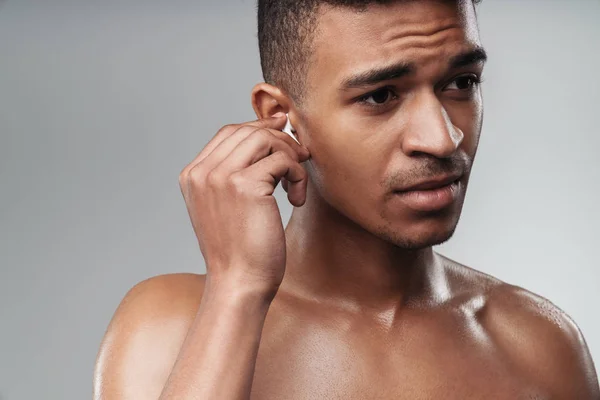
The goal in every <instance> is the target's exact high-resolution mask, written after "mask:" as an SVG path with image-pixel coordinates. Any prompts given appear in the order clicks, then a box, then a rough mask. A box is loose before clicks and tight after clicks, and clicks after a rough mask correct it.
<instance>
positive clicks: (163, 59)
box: [0, 0, 600, 400]
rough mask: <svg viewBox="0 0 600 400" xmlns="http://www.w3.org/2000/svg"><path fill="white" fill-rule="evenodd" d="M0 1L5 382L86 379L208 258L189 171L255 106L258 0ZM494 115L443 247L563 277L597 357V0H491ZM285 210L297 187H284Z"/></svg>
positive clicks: (9, 395) (55, 395)
mask: <svg viewBox="0 0 600 400" xmlns="http://www.w3.org/2000/svg"><path fill="white" fill-rule="evenodd" d="M211 3H212V4H210V3H209V2H207V1H202V0H169V1H166V0H165V1H158V0H126V1H124V0H120V1H117V0H72V1H69V0H53V1H48V0H9V1H7V2H4V4H2V5H0V134H1V137H0V140H1V141H0V235H1V236H0V266H1V271H2V273H1V276H0V303H1V304H2V306H1V309H0V323H1V324H2V325H1V329H0V398H1V399H3V400H7V399H34V398H44V399H82V398H89V396H90V394H91V381H92V370H93V364H94V359H95V356H96V352H97V350H98V345H99V343H100V340H101V338H102V336H103V333H104V330H105V328H106V326H107V324H108V322H109V320H110V317H111V315H112V313H113V311H114V310H115V308H116V306H117V305H118V303H119V301H120V299H121V298H122V296H123V295H124V294H125V293H126V291H127V290H128V289H129V288H130V287H131V286H133V285H134V284H135V283H136V282H138V281H140V280H143V279H145V278H147V277H150V276H153V275H156V274H163V273H170V272H180V271H191V272H201V273H202V272H204V265H203V261H202V258H201V254H200V252H199V250H198V248H197V245H196V241H195V237H194V234H193V232H192V229H191V226H190V224H189V221H188V216H187V212H186V210H185V205H184V202H183V200H182V198H181V194H180V192H179V187H178V180H177V177H178V174H179V171H180V170H181V169H182V168H183V167H184V166H185V165H186V164H187V163H188V162H189V161H191V159H192V158H193V157H194V156H195V155H196V153H197V152H199V151H200V149H201V148H202V147H203V146H204V144H205V143H206V142H207V141H208V139H209V138H210V137H212V135H213V134H214V132H215V131H216V130H217V129H218V128H219V127H220V126H221V125H224V124H226V123H229V122H240V121H244V120H249V119H253V118H254V115H253V112H252V109H251V107H250V104H249V93H250V89H251V87H252V86H253V85H254V83H256V82H258V81H259V80H260V79H261V75H260V67H259V59H258V51H257V44H256V35H255V30H256V28H255V14H254V10H255V5H254V1H253V0H227V1H219V2H211ZM479 13H480V24H481V33H482V38H483V42H484V45H485V46H486V48H487V49H488V52H489V54H490V61H489V64H488V67H487V70H486V72H485V80H486V82H485V83H484V96H485V97H484V98H485V104H486V114H485V124H484V130H483V135H482V139H481V143H480V148H479V153H478V156H477V159H476V162H475V168H474V171H473V175H472V178H471V183H470V187H469V194H468V196H467V200H466V203H465V208H464V213H463V217H462V219H461V222H460V225H459V228H458V230H457V232H456V235H455V237H454V239H453V240H451V241H450V242H449V243H447V244H446V245H444V246H442V248H441V249H439V251H440V252H442V253H444V254H446V255H448V256H449V257H451V258H455V259H457V260H458V261H461V262H464V263H466V264H468V265H470V266H473V267H475V268H478V269H480V270H483V271H485V272H488V273H490V274H493V275H495V276H497V277H499V278H501V279H503V280H506V281H508V282H511V283H514V284H517V285H520V286H523V287H525V288H527V289H530V290H533V291H534V292H536V293H539V294H541V295H543V296H546V297H548V298H549V299H550V300H552V301H553V302H554V303H555V304H557V305H559V306H560V307H561V308H563V309H564V310H565V311H567V312H568V313H569V314H570V315H571V316H572V317H573V318H574V319H575V320H576V321H577V322H578V324H579V326H580V327H581V329H582V331H583V333H584V335H585V336H586V338H587V341H588V343H589V346H590V348H591V351H592V354H593V357H594V359H595V360H596V362H599V360H600V320H599V317H598V312H597V308H598V306H600V291H599V290H598V283H599V278H600V272H599V267H600V266H599V263H598V261H597V258H596V257H595V254H594V253H595V250H596V246H597V245H598V233H597V232H598V231H597V228H598V226H599V225H600V211H599V208H598V203H599V195H600V188H599V185H600V161H599V159H598V158H597V157H596V153H597V152H598V149H599V147H600V139H599V136H598V134H597V128H596V124H597V119H598V112H599V105H600V84H599V77H598V71H600V55H599V52H598V49H599V48H600V23H599V21H600V1H594V0H580V1H573V0H569V1H547V0H544V1H542V0H539V1H534V0H529V1H525V0H518V1H517V0H513V1H508V0H502V1H500V0H484V2H483V4H482V5H481V6H480V11H479ZM277 195H278V199H279V200H281V201H280V205H281V206H282V214H283V216H284V219H285V221H287V219H288V218H289V215H290V212H291V206H290V205H289V203H287V202H286V201H285V196H284V195H283V191H282V190H280V189H279V190H278V192H277Z"/></svg>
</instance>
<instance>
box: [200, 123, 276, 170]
mask: <svg viewBox="0 0 600 400" xmlns="http://www.w3.org/2000/svg"><path fill="white" fill-rule="evenodd" d="M285 120H286V119H285V114H284V113H277V114H274V115H273V116H272V117H268V118H261V119H258V120H256V121H251V122H246V123H243V124H237V125H226V126H224V127H223V128H221V129H220V130H219V131H218V132H217V134H216V135H215V136H214V137H213V138H212V139H211V140H210V141H209V142H208V143H207V144H206V146H204V148H203V149H202V150H201V151H200V153H198V155H197V156H196V157H195V158H194V159H193V160H192V162H191V163H190V164H189V165H196V164H197V163H199V162H200V161H202V160H204V159H205V158H206V157H208V156H209V155H210V154H211V153H212V152H213V150H214V149H215V148H217V146H219V145H220V144H221V143H222V142H223V141H224V140H225V139H227V138H228V137H229V136H231V135H233V134H234V133H235V132H237V131H238V130H239V129H241V128H243V127H245V126H252V127H256V128H265V129H277V128H278V127H281V128H283V126H284V125H285Z"/></svg>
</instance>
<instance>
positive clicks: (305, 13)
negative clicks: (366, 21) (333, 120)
mask: <svg viewBox="0 0 600 400" xmlns="http://www.w3.org/2000/svg"><path fill="white" fill-rule="evenodd" d="M399 1H418V0H258V12H257V14H258V47H259V50H260V63H261V67H262V73H263V78H264V80H265V82H267V83H270V84H272V85H275V86H278V87H279V88H280V89H282V90H284V91H285V92H287V93H288V94H289V95H290V96H291V97H292V99H293V100H294V101H295V102H296V103H297V104H301V103H302V100H303V97H304V89H305V87H306V78H307V70H308V65H309V62H310V56H311V54H312V42H313V35H314V33H315V31H316V29H317V18H318V11H319V6H321V5H329V6H333V7H348V8H353V9H355V10H357V11H364V10H366V9H367V7H368V6H369V5H372V4H391V3H395V2H399ZM454 1H460V0H454ZM471 1H472V2H473V3H475V4H477V3H479V2H480V1H481V0H471Z"/></svg>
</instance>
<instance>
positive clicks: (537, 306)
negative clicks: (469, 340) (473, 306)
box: [486, 285, 600, 400]
mask: <svg viewBox="0 0 600 400" xmlns="http://www.w3.org/2000/svg"><path fill="white" fill-rule="evenodd" d="M486 325H487V326H488V329H489V332H490V334H491V336H492V339H493V340H494V342H495V343H496V344H497V345H498V346H499V347H500V348H501V349H502V350H503V352H504V353H505V354H507V355H508V357H509V359H510V361H511V362H512V364H513V365H514V366H516V368H517V369H518V370H519V371H520V374H521V375H522V376H524V377H527V378H528V379H529V380H530V381H533V382H535V383H537V384H538V385H539V386H540V387H542V388H544V389H545V390H547V391H548V394H549V395H551V396H552V398H561V399H562V398H564V399H567V398H568V399H581V400H585V399H590V400H598V399H600V390H599V388H598V378H597V375H596V371H595V368H594V364H593V361H592V358H591V355H590V353H589V350H588V347H587V344H586V342H585V339H584V337H583V335H582V333H581V330H580V329H579V327H578V326H577V325H576V324H575V322H574V321H573V320H572V319H571V318H570V317H569V316H568V315H567V314H566V313H565V312H564V311H562V310H560V309H559V308H558V307H556V306H555V305H554V304H552V303H551V302H550V301H548V300H547V299H544V298H542V297H540V296H536V295H534V294H532V293H530V292H528V291H526V290H524V289H522V288H519V287H516V286H511V285H503V286H502V288H500V289H498V290H495V292H494V293H493V294H492V295H491V296H490V301H489V310H488V312H487V321H486Z"/></svg>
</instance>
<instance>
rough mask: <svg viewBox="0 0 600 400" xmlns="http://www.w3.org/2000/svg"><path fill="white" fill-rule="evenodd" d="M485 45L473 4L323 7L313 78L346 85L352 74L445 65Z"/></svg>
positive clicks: (422, 0) (421, 1) (420, 1)
mask: <svg viewBox="0 0 600 400" xmlns="http://www.w3.org/2000/svg"><path fill="white" fill-rule="evenodd" d="M478 45H480V41H479V32H478V28H477V20H476V15H475V9H474V6H473V4H472V2H471V0H463V1H460V0H459V1H440V0H413V1H398V2H393V3H392V4H386V5H382V4H373V5H369V6H368V7H367V8H366V9H364V10H360V11H358V10H356V9H353V8H349V7H331V6H321V8H320V9H319V18H318V29H317V32H316V34H315V37H314V41H313V52H312V55H313V63H312V66H311V67H310V71H309V73H310V75H312V76H311V79H310V80H313V79H312V78H313V77H314V78H315V79H316V80H319V81H321V80H322V79H325V80H326V81H328V82H334V83H336V84H337V83H340V82H341V81H342V80H343V78H344V77H345V76H347V75H348V74H349V73H352V72H355V71H360V70H363V69H368V68H372V67H377V66H381V65H384V64H393V63H396V62H400V61H406V62H412V63H414V64H415V65H417V66H418V67H421V66H422V67H424V66H426V65H428V64H431V63H439V62H440V61H443V60H445V59H446V60H447V59H448V58H450V57H452V56H453V55H456V54H457V53H460V52H462V51H465V50H469V49H472V48H474V47H476V46H478Z"/></svg>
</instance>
